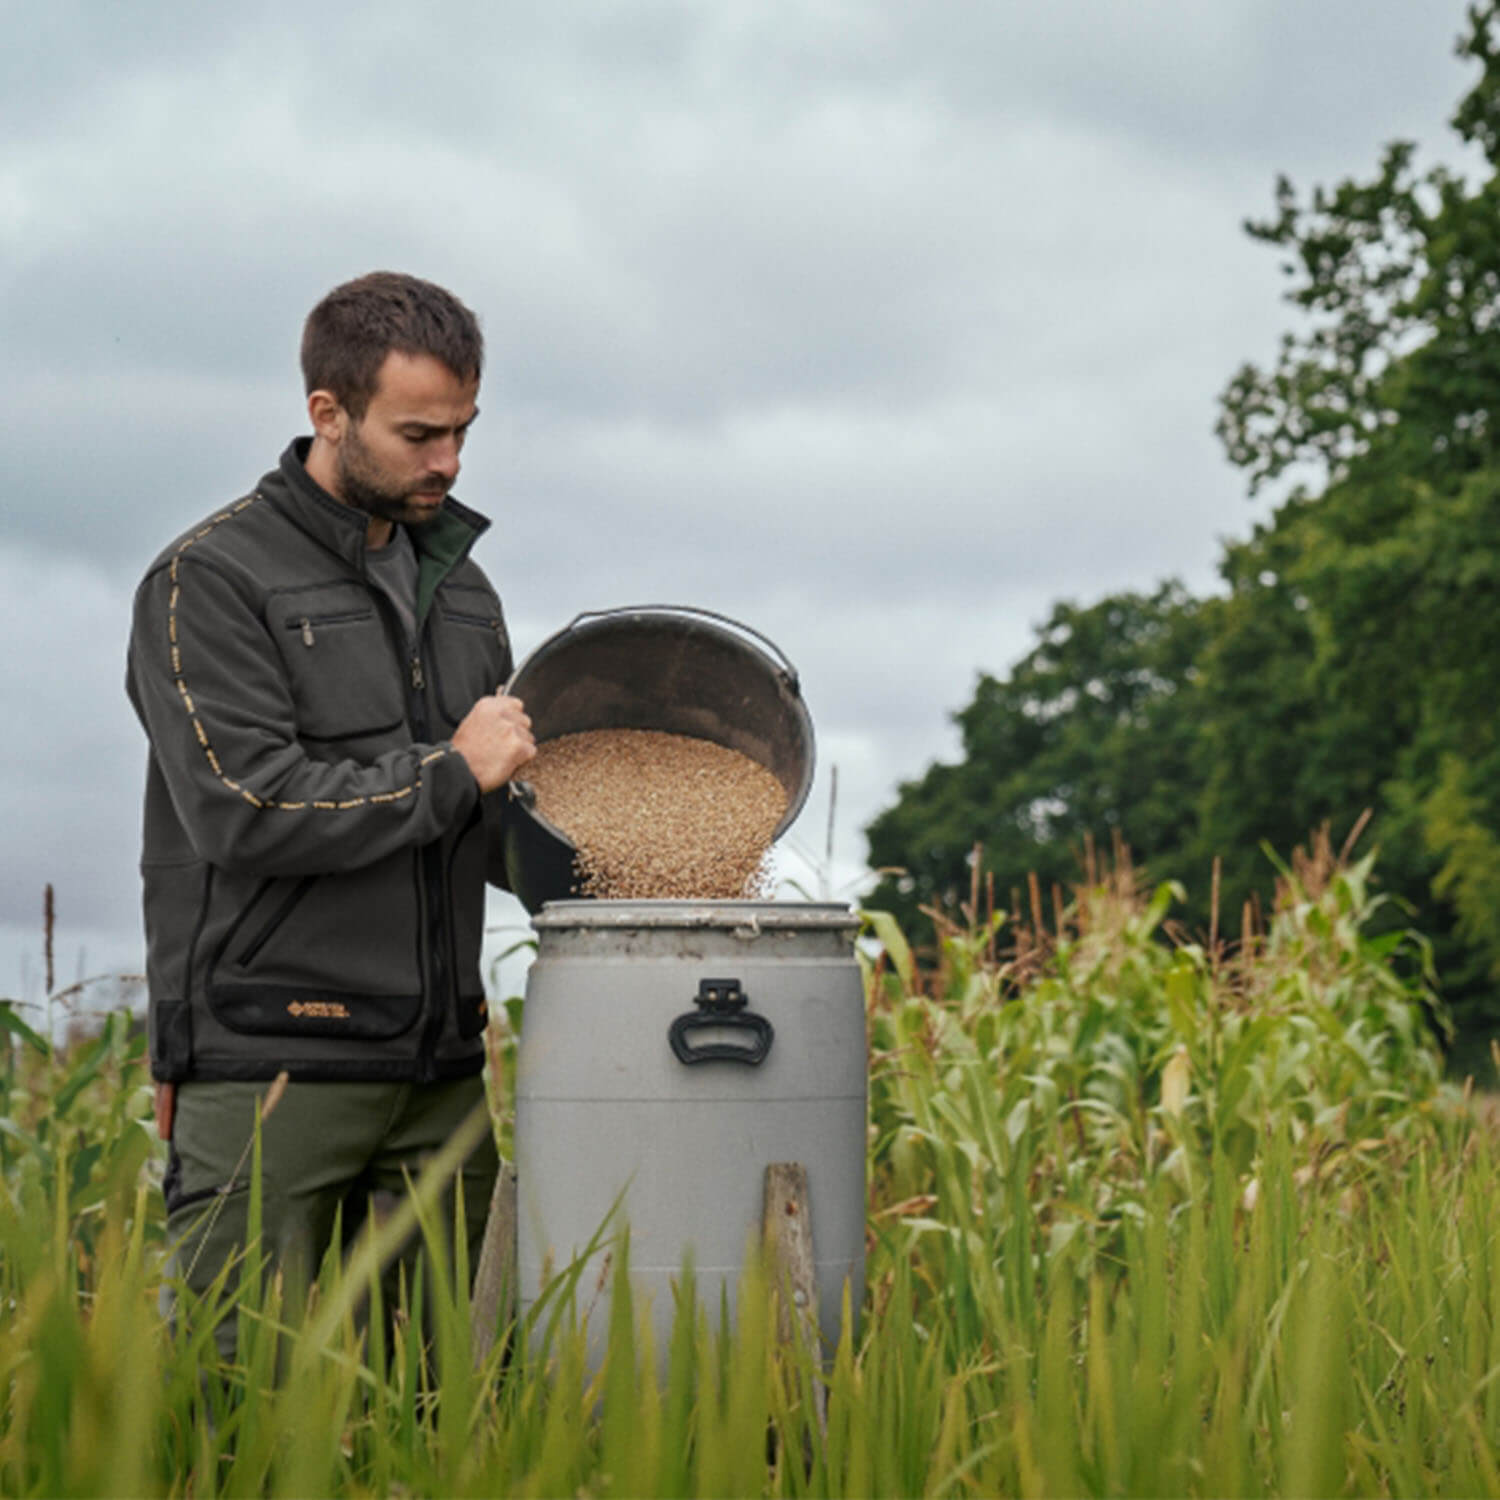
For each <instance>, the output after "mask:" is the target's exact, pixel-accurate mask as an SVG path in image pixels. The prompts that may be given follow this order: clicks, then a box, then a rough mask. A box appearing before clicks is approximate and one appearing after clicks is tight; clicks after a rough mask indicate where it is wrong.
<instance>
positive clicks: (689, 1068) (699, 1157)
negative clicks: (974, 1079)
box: [515, 901, 868, 1359]
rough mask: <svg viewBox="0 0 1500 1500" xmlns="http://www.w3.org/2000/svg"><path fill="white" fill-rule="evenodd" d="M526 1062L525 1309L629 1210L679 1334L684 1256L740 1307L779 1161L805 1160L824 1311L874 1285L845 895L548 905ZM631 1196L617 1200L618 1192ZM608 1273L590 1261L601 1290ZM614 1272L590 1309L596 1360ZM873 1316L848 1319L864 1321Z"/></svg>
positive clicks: (591, 1284) (644, 1275) (655, 1296)
mask: <svg viewBox="0 0 1500 1500" xmlns="http://www.w3.org/2000/svg"><path fill="white" fill-rule="evenodd" d="M534 925H535V927H536V930H537V937H538V939H539V947H538V952H537V958H536V962H535V963H534V964H533V965H532V969H531V974H530V977H529V979H528V982H527V986H526V1008H525V1016H524V1022H523V1025H522V1030H521V1045H520V1054H519V1057H518V1059H517V1067H516V1122H515V1157H516V1179H517V1182H516V1187H517V1199H516V1202H517V1266H518V1272H519V1275H518V1282H519V1292H520V1304H521V1306H520V1310H521V1312H522V1314H523V1315H524V1314H525V1313H526V1312H527V1311H528V1310H529V1309H530V1308H531V1306H532V1305H533V1304H534V1303H535V1302H536V1300H537V1298H538V1296H539V1295H540V1293H541V1291H542V1289H543V1287H544V1286H545V1284H546V1281H547V1278H548V1276H549V1275H556V1274H559V1273H560V1272H562V1271H563V1270H564V1269H565V1268H566V1267H567V1266H568V1264H569V1262H570V1261H571V1260H572V1259H573V1258H574V1257H576V1256H578V1255H580V1254H582V1253H583V1252H584V1251H585V1249H586V1248H587V1247H588V1246H589V1244H590V1242H591V1241H594V1240H595V1238H596V1236H598V1234H599V1232H600V1230H601V1228H603V1229H604V1230H605V1233H606V1237H608V1236H609V1235H611V1234H613V1233H614V1232H615V1231H617V1230H618V1228H619V1227H620V1224H621V1222H626V1223H628V1224H629V1226H630V1264H631V1273H632V1290H633V1291H636V1290H638V1291H639V1292H640V1293H642V1294H644V1295H645V1296H646V1297H648V1298H649V1299H650V1302H651V1305H652V1307H653V1310H654V1311H653V1320H654V1331H655V1334H656V1347H657V1349H658V1350H660V1351H665V1350H666V1349H667V1348H668V1343H669V1340H668V1334H669V1333H670V1329H671V1323H672V1316H673V1307H674V1304H673V1295H672V1283H673V1281H674V1280H675V1279H676V1278H677V1277H678V1276H679V1274H680V1272H681V1269H682V1264H683V1257H684V1255H687V1254H690V1255H691V1256H692V1259H693V1264H694V1266H695V1268H696V1273H697V1278H698V1289H699V1295H700V1297H701V1298H702V1301H703V1305H704V1306H705V1307H707V1308H708V1309H709V1311H710V1316H711V1317H716V1316H717V1309H718V1307H719V1299H720V1296H721V1295H723V1296H726V1297H727V1298H728V1301H729V1304H730V1308H731V1311H732V1309H733V1304H734V1300H735V1293H736V1287H737V1282H738V1277H739V1274H740V1270H741V1268H742V1266H743V1263H744V1257H745V1251H746V1247H747V1245H748V1244H750V1243H752V1241H753V1240H755V1239H756V1238H758V1236H759V1234H760V1227H761V1208H762V1193H763V1186H764V1179H765V1169H766V1167H767V1166H768V1165H770V1164H772V1163H775V1162H800V1163H801V1164H802V1165H803V1166H804V1167H805V1168H806V1169H807V1178H808V1194H809V1200H810V1206H811V1213H810V1218H811V1228H812V1238H813V1244H814V1249H815V1275H816V1283H817V1301H818V1308H817V1311H818V1320H819V1327H820V1329H821V1332H822V1335H823V1338H824V1339H825V1341H827V1342H828V1344H829V1347H832V1344H833V1342H834V1341H835V1340H836V1339H837V1337H838V1334H839V1328H840V1319H841V1308H842V1297H843V1290H844V1285H845V1282H846V1281H847V1282H848V1284H849V1296H850V1306H851V1307H852V1308H853V1309H854V1310H855V1313H854V1315H855V1317H857V1316H858V1309H859V1306H860V1302H861V1300H862V1298H863V1295H864V1269H865V1267H864V1248H865V1142H866V1093H867V1072H868V1069H867V1064H866V1049H865V1005H864V989H863V984H862V982H861V977H860V972H859V966H858V964H857V962H856V960H855V957H854V937H855V934H856V932H857V929H858V918H857V917H856V916H855V914H854V913H853V912H852V911H851V910H850V909H849V908H848V907H846V906H838V905H831V904H817V903H811V902H769V901H710V902H701V903H700V902H687V901H574V902H563V903H558V904H555V905H551V906H549V907H548V908H547V910H546V911H545V912H543V913H542V914H541V915H540V916H539V917H537V918H536V919H535V924H534ZM617 1203H618V1204H619V1212H618V1216H617V1218H616V1219H614V1220H611V1218H610V1214H611V1209H612V1208H613V1207H614V1205H616V1204H617ZM598 1282H599V1267H598V1265H597V1263H596V1264H595V1265H590V1266H589V1267H588V1268H587V1270H586V1271H585V1273H584V1275H583V1277H582V1281H581V1286H582V1288H583V1291H584V1300H587V1299H589V1298H592V1297H593V1295H594V1289H595V1287H596V1285H597V1284H598ZM607 1302H608V1287H607V1283H606V1285H605V1288H604V1289H603V1291H601V1293H600V1294H599V1299H598V1301H597V1302H596V1303H595V1305H594V1307H593V1311H592V1312H591V1314H590V1323H589V1326H590V1348H591V1350H592V1353H593V1357H594V1358H595V1359H597V1357H598V1355H599V1354H600V1353H601V1352H602V1348H603V1341H604V1338H605V1333H606V1331H607V1329H608V1326H609V1314H608V1308H607ZM854 1331H855V1330H852V1329H851V1334H852V1333H853V1332H854Z"/></svg>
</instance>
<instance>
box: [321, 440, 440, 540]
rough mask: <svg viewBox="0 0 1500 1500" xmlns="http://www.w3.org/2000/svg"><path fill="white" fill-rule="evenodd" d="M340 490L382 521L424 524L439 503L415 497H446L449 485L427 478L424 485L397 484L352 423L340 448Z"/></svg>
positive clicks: (348, 501)
mask: <svg viewBox="0 0 1500 1500" xmlns="http://www.w3.org/2000/svg"><path fill="white" fill-rule="evenodd" d="M338 480H339V492H340V494H341V495H342V496H343V498H344V500H345V501H346V502H347V503H348V504H349V505H352V506H353V507H354V508H355V509H356V510H362V511H364V513H365V514H366V515H368V516H374V517H376V518H377V519H378V520H381V521H392V522H401V523H405V524H407V525H413V524H417V525H420V524H421V523H422V522H423V521H430V520H431V519H432V517H433V516H435V515H436V514H437V513H438V508H437V506H435V505H417V504H415V503H413V498H412V497H413V496H415V495H424V496H427V497H428V498H429V499H430V498H439V499H440V498H442V497H443V496H444V495H446V494H447V493H448V488H447V486H446V485H445V484H443V483H442V482H441V481H438V480H433V479H427V480H423V481H422V482H421V483H420V484H408V485H393V484H392V483H391V481H390V478H389V476H388V475H387V474H386V473H385V471H384V470H383V469H382V468H381V467H380V462H379V460H378V459H376V457H375V456H374V454H372V453H371V452H370V450H369V449H368V448H367V447H366V446H365V444H364V443H363V441H362V440H361V439H360V436H359V431H358V429H357V428H356V427H354V426H353V425H352V424H351V426H350V427H349V430H348V431H347V432H346V433H345V434H344V440H343V442H341V443H340V444H339V447H338Z"/></svg>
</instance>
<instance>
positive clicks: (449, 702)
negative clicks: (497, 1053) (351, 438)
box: [127, 439, 512, 1081]
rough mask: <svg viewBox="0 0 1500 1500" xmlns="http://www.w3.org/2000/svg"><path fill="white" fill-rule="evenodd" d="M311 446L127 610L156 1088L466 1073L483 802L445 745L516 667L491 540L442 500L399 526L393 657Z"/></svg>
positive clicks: (379, 611) (487, 864) (168, 563)
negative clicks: (414, 569) (281, 1077)
mask: <svg viewBox="0 0 1500 1500" xmlns="http://www.w3.org/2000/svg"><path fill="white" fill-rule="evenodd" d="M306 441H307V440H306V439H303V440H301V441H300V442H298V443H294V444H293V445H292V446H291V447H289V448H288V449H287V451H286V452H285V453H284V454H283V455H282V458H281V466H280V468H279V469H276V470H274V471H272V472H271V473H270V474H267V475H266V476H265V478H264V479H262V480H261V482H260V484H259V486H258V487H257V488H256V489H255V491H254V492H253V493H251V494H250V495H247V496H246V497H245V498H244V499H242V500H240V501H238V502H236V503H235V504H233V505H231V506H229V507H228V508H227V509H225V510H223V511H221V512H219V513H218V514H217V515H214V516H211V517H209V518H208V519H207V520H205V521H204V522H203V523H202V524H201V525H199V526H197V527H195V528H194V529H193V530H191V531H189V532H187V533H186V534H185V535H183V536H182V537H180V538H179V539H178V540H177V541H175V542H173V543H172V544H171V545H170V546H169V547H167V549H166V550H165V551H164V552H163V553H162V554H161V555H160V557H158V558H157V559H156V561H155V562H154V563H153V564H152V566H151V568H150V569H149V571H148V572H147V574H146V576H145V579H144V580H143V581H142V583H141V586H140V588H139V590H138V591H137V594H136V601H135V620H134V627H133V629H132V632H131V640H130V659H129V668H128V673H127V690H128V692H129V694H130V699H131V702H132V703H133V704H134V706H135V710H136V713H137V714H138V715H139V716H140V720H141V723H142V724H143V725H144V727H145V730H146V734H147V736H148V737H149V739H150V742H151V756H150V765H149V769H148V772H147V781H146V807H145V829H144V838H143V854H142V860H141V869H142V876H143V880H144V905H145V922H146V944H147V963H146V966H147V978H148V984H149V992H150V1012H149V1020H150V1034H151V1065H152V1071H153V1073H154V1074H155V1076H156V1077H157V1078H158V1079H164V1080H181V1079H210V1078H215V1079H222V1078H242V1079H244V1078H249V1079H256V1078H270V1077H273V1076H274V1075H275V1074H276V1073H278V1072H279V1071H281V1070H282V1069H283V1068H284V1069H286V1070H287V1071H288V1072H289V1073H290V1074H291V1075H292V1077H293V1078H308V1079H314V1078H316V1079H336V1078H362V1079H379V1078H399V1079H412V1080H416V1081H430V1080H434V1079H439V1078H452V1077H459V1076H462V1075H465V1074H472V1073H476V1072H478V1071H479V1069H480V1067H481V1066H482V1064H483V1060H484V1051H483V1032H484V1026H485V1003H484V988H483V984H482V981H481V978H480V972H479V947H480V939H481V937H482V935H483V928H484V885H485V880H486V875H487V873H488V872H489V871H491V870H494V869H495V868H496V866H497V863H498V862H497V861H492V860H491V859H490V857H489V850H490V848H491V847H492V844H494V845H497V844H498V840H495V839H494V838H493V835H494V832H495V830H494V827H493V823H494V821H495V817H494V814H493V809H494V808H496V807H498V806H499V805H500V801H501V799H499V798H494V797H491V798H481V796H480V794H479V788H478V785H477V783H476V782H475V780H474V777H473V775H472V774H471V773H470V771H469V768H468V766H467V764H466V763H465V761H464V760H463V758H462V757H461V756H459V755H458V754H456V753H455V752H454V750H453V748H452V744H451V742H450V736H451V734H452V732H453V729H454V727H455V725H456V724H457V723H458V721H459V720H460V719H461V718H462V717H463V716H464V714H465V713H466V712H467V711H468V710H469V708H470V706H471V705H472V704H473V703H474V702H475V701H476V700H477V699H478V698H480V697H482V696H483V695H484V694H486V693H493V692H494V691H495V689H496V688H497V687H499V686H500V685H501V684H502V683H504V682H505V680H506V679H507V678H508V677H509V675H510V671H511V665H512V663H511V652H510V645H509V642H508V640H507V637H506V632H505V624H504V618H503V615H502V613H501V609H500V601H499V599H498V598H497V597H496V596H495V591H494V590H493V589H492V588H491V587H490V584H489V581H488V579H486V577H485V576H484V573H483V572H482V571H481V570H480V568H479V567H478V566H477V565H476V564H475V563H473V562H471V561H469V558H468V553H469V549H470V548H471V547H472V546H473V544H474V542H475V540H476V539H477V538H478V536H479V535H480V533H481V532H482V531H483V530H484V529H485V527H486V526H487V525H488V522H487V521H485V520H484V518H483V517H481V516H478V515H476V514H475V513H474V512H473V511H471V510H469V509H467V508H466V507H465V506H462V505H460V504H459V503H458V502H457V501H455V500H453V499H452V498H450V499H449V500H448V501H447V502H445V504H444V506H443V509H442V511H441V512H440V513H439V515H438V516H436V517H435V518H434V519H433V520H432V521H430V522H428V523H426V524H425V525H424V526H419V527H414V528H412V533H411V534H412V539H413V541H414V542H415V544H416V546H417V550H418V556H419V563H420V575H419V584H418V598H417V605H418V621H419V626H418V643H417V650H416V652H415V653H413V652H412V651H411V650H410V649H409V646H408V643H407V638H406V633H405V631H404V630H403V629H402V628H401V626H400V624H399V622H398V620H397V618H396V614H395V610H394V608H393V606H392V605H391V603H390V601H389V600H388V599H387V598H386V597H385V596H384V595H383V594H381V593H380V591H379V590H378V589H376V588H374V587H373V586H372V585H371V583H370V582H369V579H368V577H367V575H366V571H365V525H366V520H367V518H366V517H365V516H364V515H363V514H362V513H361V512H359V511H357V510H354V509H352V508H351V507H349V506H347V505H344V504H342V503H340V502H339V501H337V500H335V499H334V498H333V497H332V496H331V495H329V494H328V493H327V492H326V491H325V490H323V489H322V488H321V487H320V486H319V485H317V484H316V483H314V481H313V480H311V479H310V478H308V476H307V473H306V470H305V469H304V468H303V465H302V454H303V453H304V452H305V445H306ZM486 804H490V806H489V807H487V806H486Z"/></svg>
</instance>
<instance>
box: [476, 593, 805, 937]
mask: <svg viewBox="0 0 1500 1500" xmlns="http://www.w3.org/2000/svg"><path fill="white" fill-rule="evenodd" d="M763 647H764V648H765V649H762V648H763ZM507 691H508V692H510V693H512V694H514V695H515V696H516V697H518V698H520V699H522V701H523V702H524V703H525V704H526V711H527V713H528V714H530V716H531V721H532V732H533V733H534V734H535V736H536V739H537V743H538V744H540V743H541V742H543V741H544V740H550V739H556V738H558V736H560V735H564V734H576V733H579V732H581V731H583V730H588V729H658V730H665V731H667V732H669V733H673V734H684V735H691V736H693V737H694V738H697V739H703V740H712V741H713V742H714V743H715V744H718V745H724V746H726V747H727V748H729V749H731V750H738V751H739V752H740V753H741V754H743V755H748V756H749V757H750V758H751V759H752V760H755V761H758V762H759V763H760V764H761V765H763V766H765V767H766V769H767V770H769V771H770V772H771V774H772V775H773V776H775V777H776V779H777V780H778V781H779V782H780V783H781V785H782V786H783V787H784V788H785V789H786V794H787V807H786V812H785V814H784V815H783V816H782V819H781V822H780V823H779V824H778V825H777V828H776V836H777V837H780V835H781V834H782V833H784V832H785V831H786V830H787V828H789V827H790V826H791V823H792V820H793V819H794V818H795V817H796V816H797V814H798V813H799V812H800V811H801V809H802V804H803V803H804V802H805V801H806V800H807V793H808V790H809V788H810V787H811V786H812V778H813V728H812V719H811V717H810V716H809V714H808V712H807V706H806V704H804V703H803V701H802V695H801V690H800V685H799V683H798V680H797V672H796V669H795V668H794V667H793V666H792V664H791V662H790V661H788V659H787V658H786V656H785V654H784V653H783V652H782V651H781V649H780V647H778V646H777V645H775V643H774V642H772V641H770V640H767V639H766V637H765V636H763V635H761V634H760V632H759V631H756V630H753V629H751V628H750V627H749V626H748V625H742V624H740V623H739V622H738V621H735V620H730V619H728V618H726V617H725V616H723V615H716V614H713V613H712V612H711V611H708V610H701V609H693V608H690V607H686V606H682V605H674V604H642V605H636V606H633V607H631V608H628V609H617V610H608V611H598V612H591V613H587V614H581V615H579V616H578V617H577V619H575V620H574V621H573V622H572V623H571V624H570V625H568V626H566V627H565V628H564V629H562V630H560V631H558V633H557V634H556V635H554V636H552V637H550V638H549V639H548V640H546V641H543V642H542V644H541V645H540V646H538V647H537V649H536V650H535V651H533V652H532V653H531V655H530V656H529V657H527V658H526V660H525V661H524V662H522V663H521V665H520V666H519V667H518V668H517V669H516V672H515V674H514V675H513V676H512V678H511V680H510V683H509V686H508V688H507ZM508 795H509V799H510V801H509V805H508V806H507V808H506V817H505V820H504V824H503V835H502V836H503V841H504V852H505V868H506V875H507V878H508V879H509V881H510V887H511V890H513V891H514V892H515V893H516V895H517V896H518V897H519V898H520V900H521V902H522V904H523V905H524V906H525V907H526V909H527V911H530V912H536V911H539V910H540V909H541V907H542V905H543V903H545V902H547V901H562V900H568V899H570V898H574V897H577V896H579V895H580V894H581V890H580V887H579V878H578V871H577V866H576V862H575V861H576V857H577V853H578V851H577V849H576V848H575V847H574V845H573V843H572V841H571V840H570V839H569V838H568V836H567V835H566V834H565V833H563V831H562V830H561V829H559V828H558V827H557V826H556V825H555V824H553V823H550V822H548V821H547V819H546V818H544V817H543V816H542V814H541V813H540V812H539V811H538V810H537V806H536V799H535V797H534V796H533V795H532V791H531V788H530V786H529V785H528V784H527V783H526V780H525V772H524V771H523V772H522V774H521V776H520V778H518V779H517V780H516V781H513V782H512V783H511V786H510V790H509V793H508Z"/></svg>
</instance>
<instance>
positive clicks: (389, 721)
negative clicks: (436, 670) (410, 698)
mask: <svg viewBox="0 0 1500 1500" xmlns="http://www.w3.org/2000/svg"><path fill="white" fill-rule="evenodd" d="M266 620H267V624H268V625H269V626H270V629H271V633H272V636H273V638H274V639H275V641H276V645H277V647H278V649H279V650H280V652H281V656H282V659H283V661H284V662H285V663H286V668H287V680H288V682H289V683H290V684H291V689H292V696H293V699H294V701H295V704H296V714H297V737H298V738H299V739H301V740H308V741H311V742H313V743H314V744H316V743H319V742H327V741H334V740H356V739H365V738H368V737H371V736H375V735H382V734H389V733H391V732H392V731H393V730H396V729H399V728H401V727H402V725H403V724H404V723H405V722H406V705H405V703H404V702H403V699H402V676H401V664H400V663H399V662H398V660H397V658H396V656H395V653H394V651H393V649H392V646H391V641H390V637H389V635H388V634H387V632H386V627H385V622H384V621H383V620H382V619H381V616H380V611H379V607H378V605H377V604H376V602H375V600H374V598H373V597H372V596H371V594H370V593H369V591H368V590H366V589H365V588H364V587H363V586H362V585H361V584H357V583H343V582H338V583H326V584H317V585H313V586H310V587H307V588H300V589H288V590H286V591H285V592H283V593H280V594H277V595H276V596H275V597H274V598H273V599H272V601H271V603H270V605H269V606H268V608H267V611H266Z"/></svg>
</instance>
